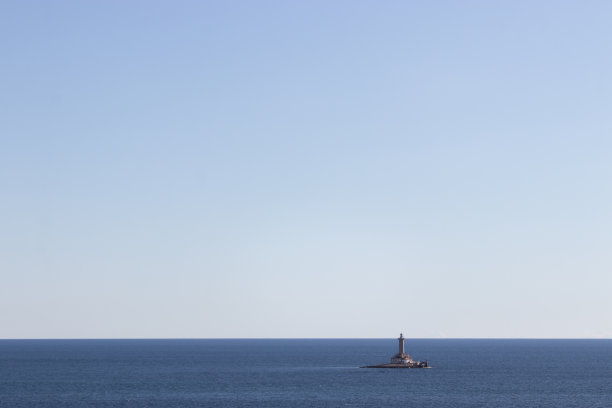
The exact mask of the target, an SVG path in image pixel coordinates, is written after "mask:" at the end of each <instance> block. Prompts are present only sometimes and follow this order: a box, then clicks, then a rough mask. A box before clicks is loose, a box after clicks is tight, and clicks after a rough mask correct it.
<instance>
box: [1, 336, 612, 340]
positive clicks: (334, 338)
mask: <svg viewBox="0 0 612 408" xmlns="http://www.w3.org/2000/svg"><path fill="white" fill-rule="evenodd" d="M404 338H405V339H406V340H410V339H413V340H612V337H404ZM388 339H395V338H394V337H5V338H4V337H3V338H0V341H5V340H388Z"/></svg>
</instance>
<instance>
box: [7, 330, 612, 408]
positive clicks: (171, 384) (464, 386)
mask: <svg viewBox="0 0 612 408" xmlns="http://www.w3.org/2000/svg"><path fill="white" fill-rule="evenodd" d="M406 351H407V352H408V353H409V354H410V355H411V356H412V357H413V359H415V360H421V361H422V360H428V362H429V364H430V366H431V368H426V369H380V368H378V369H376V368H360V367H361V366H365V365H372V364H380V363H386V362H388V360H389V358H390V357H391V356H392V355H393V354H395V353H396V352H397V340H395V339H174V340H170V339H169V340H0V407H3V408H4V407H7V408H9V407H10V408H21V407H24V408H26V407H27V408H36V407H40V408H42V407H44V408H47V407H49V408H51V407H53V408H68V407H75V408H76V407H151V408H153V407H160V408H162V407H163V408H173V407H437V408H443V407H551V408H552V407H555V408H558V407H612V340H527V339H525V340H514V339H512V340H509V339H508V340H502V339H494V340H484V339H406Z"/></svg>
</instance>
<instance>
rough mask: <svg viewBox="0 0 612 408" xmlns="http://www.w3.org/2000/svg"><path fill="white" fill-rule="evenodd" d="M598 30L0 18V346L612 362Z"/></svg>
mask: <svg viewBox="0 0 612 408" xmlns="http://www.w3.org/2000/svg"><path fill="white" fill-rule="evenodd" d="M611 18H612V2H609V1H484V0H483V1H421V2H414V1H277V2H268V1H253V2H246V1H204V2H202V1H163V2H161V1H67V0H65V1H55V2H49V1H17V0H15V1H1V2H0V138H1V144H0V149H1V150H0V185H1V190H0V194H1V199H0V276H1V282H0V338H38V337H43V338H50V337H96V338H103V337H241V336H243V337H394V336H396V335H397V334H398V333H399V332H400V331H403V332H404V333H405V334H406V335H407V336H408V337H608V338H609V337H612V319H611V318H610V311H612V296H611V295H610V292H611V291H612V290H611V289H612V257H611V253H612V252H611V251H610V244H611V238H612V216H611V209H612V194H611V184H610V181H611V176H612V172H611V170H612V160H611V158H612V157H611V156H612V155H611V153H612V139H611V136H612V49H611V48H612V24H610V21H611Z"/></svg>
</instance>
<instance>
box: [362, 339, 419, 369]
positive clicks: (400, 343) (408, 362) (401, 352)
mask: <svg viewBox="0 0 612 408" xmlns="http://www.w3.org/2000/svg"><path fill="white" fill-rule="evenodd" d="M404 340H405V338H404V334H403V333H400V336H399V337H398V338H397V354H396V355H394V356H393V357H391V362H390V363H387V364H377V365H373V366H364V367H361V368H429V363H428V362H427V360H425V361H414V360H413V359H412V357H410V356H409V355H408V354H406V351H405V349H404Z"/></svg>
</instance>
